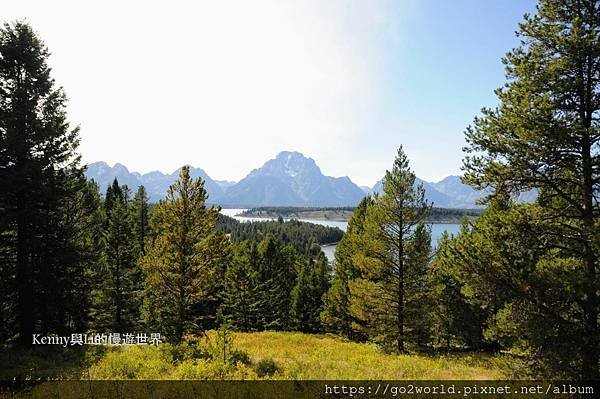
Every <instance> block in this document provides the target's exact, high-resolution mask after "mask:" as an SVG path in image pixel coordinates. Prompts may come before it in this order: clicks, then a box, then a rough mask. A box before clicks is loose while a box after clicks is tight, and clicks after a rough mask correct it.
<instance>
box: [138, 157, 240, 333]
mask: <svg viewBox="0 0 600 399" xmlns="http://www.w3.org/2000/svg"><path fill="white" fill-rule="evenodd" d="M206 199H207V194H206V189H205V188H204V182H203V181H202V180H201V179H196V180H192V178H191V177H190V173H189V167H188V166H185V167H183V168H182V169H181V172H180V175H179V180H178V181H177V182H175V183H174V184H173V185H172V186H171V187H169V191H168V193H167V198H166V200H164V201H161V202H160V203H159V204H158V205H157V207H156V209H155V212H154V213H153V218H152V221H151V228H152V231H153V232H155V237H154V239H153V240H152V241H151V243H150V245H149V247H148V248H147V249H146V255H145V256H144V257H143V259H142V264H143V266H144V269H145V271H146V276H147V280H146V283H147V285H148V287H149V289H150V290H152V291H153V292H154V296H153V297H152V298H151V299H152V300H153V301H154V302H153V303H152V304H150V305H149V307H150V308H151V309H152V312H150V313H148V314H154V315H156V318H157V320H156V322H157V323H158V325H159V326H161V327H162V330H163V331H166V332H167V334H168V336H169V339H170V340H171V341H172V342H175V343H179V342H181V340H182V338H183V336H184V334H186V333H187V332H190V331H192V330H198V329H200V328H201V323H202V316H203V315H202V314H199V308H198V307H197V306H199V305H200V304H202V303H203V301H205V300H207V299H211V298H212V297H213V296H214V295H215V286H217V283H218V282H219V281H222V279H223V273H224V267H225V265H226V263H227V262H228V257H229V241H228V240H227V237H225V235H224V234H222V233H219V232H217V231H216V229H215V224H216V221H217V217H218V214H219V209H218V208H207V207H206V205H205V204H206ZM150 324H152V321H150Z"/></svg>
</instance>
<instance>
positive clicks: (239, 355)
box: [228, 349, 252, 366]
mask: <svg viewBox="0 0 600 399" xmlns="http://www.w3.org/2000/svg"><path fill="white" fill-rule="evenodd" d="M228 360H229V362H230V363H231V364H237V363H241V364H243V365H245V366H250V365H251V364H252V360H251V359H250V355H248V354H247V353H246V352H244V351H241V350H237V349H236V350H234V351H232V352H231V353H230V354H229V359H228Z"/></svg>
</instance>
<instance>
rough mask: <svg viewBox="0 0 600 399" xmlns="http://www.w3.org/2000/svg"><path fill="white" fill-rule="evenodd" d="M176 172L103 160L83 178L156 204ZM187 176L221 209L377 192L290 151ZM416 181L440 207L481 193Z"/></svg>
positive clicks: (347, 199)
mask: <svg viewBox="0 0 600 399" xmlns="http://www.w3.org/2000/svg"><path fill="white" fill-rule="evenodd" d="M179 171H180V169H177V170H175V171H174V172H173V173H170V174H165V173H162V172H159V171H154V172H149V173H145V174H140V173H137V172H130V171H129V170H128V169H127V167H125V166H124V165H121V164H119V163H117V164H115V165H114V166H112V167H111V166H109V165H108V164H107V163H106V162H94V163H91V164H89V165H88V167H87V170H86V177H87V178H88V179H90V180H92V179H93V180H94V181H95V182H96V183H97V184H98V185H99V187H100V190H101V192H105V191H106V188H107V187H108V185H109V184H111V183H112V182H113V180H114V179H115V178H116V179H117V180H118V181H119V183H120V184H127V186H129V188H130V189H132V190H135V189H137V187H138V186H140V185H144V187H145V188H146V191H147V193H148V196H149V198H150V201H151V202H158V201H159V200H160V199H163V198H164V197H165V194H166V192H167V189H168V187H169V186H170V185H171V184H173V183H174V182H175V180H177V177H178V176H179ZM190 175H191V176H192V177H194V178H196V177H200V178H202V179H203V180H204V187H205V188H206V190H207V192H208V195H209V198H208V202H209V203H212V204H219V205H222V206H227V207H243V208H246V207H256V206H317V207H320V206H322V207H337V206H355V205H356V204H358V202H360V200H361V199H362V198H363V197H364V196H365V194H368V193H373V192H381V190H382V181H381V180H380V181H378V182H377V183H376V184H375V185H374V186H373V187H372V188H369V187H365V186H363V187H359V186H357V185H356V184H354V183H353V182H352V181H351V180H350V178H348V177H347V176H344V177H331V176H325V175H323V173H322V172H321V169H320V168H319V167H318V166H317V164H316V162H315V161H314V160H313V159H312V158H308V157H305V156H304V155H302V154H300V153H299V152H290V151H283V152H281V153H279V154H278V155H277V156H276V157H275V158H273V159H270V160H269V161H267V162H266V163H265V164H264V165H262V166H261V167H260V168H258V169H254V170H252V171H251V172H250V173H249V174H248V175H247V176H246V177H244V178H243V179H242V180H240V181H239V182H232V181H226V180H213V179H212V178H211V177H210V176H208V174H207V173H206V172H205V171H204V170H203V169H201V168H190ZM416 183H422V184H423V187H424V188H425V194H426V197H427V199H428V200H429V201H430V202H433V204H434V206H436V207H441V208H475V207H477V206H478V205H476V203H475V202H476V201H477V199H479V198H481V197H482V195H483V194H482V193H481V192H479V191H476V190H474V189H473V188H471V187H470V186H468V185H466V184H463V183H462V182H461V180H460V177H459V176H448V177H446V178H444V179H442V180H441V181H439V182H427V181H424V180H421V179H418V178H417V182H416Z"/></svg>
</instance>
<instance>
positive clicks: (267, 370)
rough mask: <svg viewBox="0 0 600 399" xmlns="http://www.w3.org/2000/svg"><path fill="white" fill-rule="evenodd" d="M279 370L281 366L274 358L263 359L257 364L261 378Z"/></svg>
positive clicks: (257, 370)
mask: <svg viewBox="0 0 600 399" xmlns="http://www.w3.org/2000/svg"><path fill="white" fill-rule="evenodd" d="M279 370H280V369H279V366H277V363H275V361H274V360H273V359H262V360H261V361H260V362H258V364H257V365H256V374H257V375H258V376H259V377H261V378H262V377H266V376H271V375H273V374H275V373H276V372H278V371H279Z"/></svg>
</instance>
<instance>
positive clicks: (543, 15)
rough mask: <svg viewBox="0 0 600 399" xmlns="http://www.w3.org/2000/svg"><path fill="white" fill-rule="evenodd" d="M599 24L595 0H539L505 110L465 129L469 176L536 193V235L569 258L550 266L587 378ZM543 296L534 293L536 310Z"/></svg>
mask: <svg viewBox="0 0 600 399" xmlns="http://www.w3.org/2000/svg"><path fill="white" fill-rule="evenodd" d="M599 30H600V2H598V1H597V0H560V1H559V0H541V1H540V3H539V5H538V7H537V14H536V15H534V16H526V18H525V21H524V22H523V23H522V24H521V25H520V29H519V32H518V33H519V35H520V36H521V37H522V38H523V39H522V41H521V45H520V46H519V47H517V48H515V49H514V50H512V51H511V52H509V53H508V54H507V56H506V58H505V59H504V64H505V65H506V77H507V83H506V84H505V85H504V87H502V88H501V89H499V90H497V91H496V93H497V95H498V97H499V100H500V104H499V106H498V107H497V108H496V109H484V110H483V116H481V117H478V118H476V119H475V122H474V125H473V126H471V127H469V128H468V129H467V132H466V137H467V141H468V144H469V146H468V148H467V150H468V151H469V152H470V153H472V155H471V156H470V157H467V158H466V160H465V171H466V174H465V179H466V181H467V182H469V183H471V184H473V185H475V186H477V187H481V188H485V187H492V188H496V189H505V190H509V191H510V192H511V193H514V192H523V191H526V190H530V189H537V191H538V196H539V198H538V200H539V203H540V204H541V205H542V207H543V211H540V212H537V213H533V215H532V216H534V217H538V219H537V222H541V221H543V222H544V223H545V224H546V226H547V228H545V229H541V230H540V231H539V233H540V234H544V240H543V245H544V246H545V247H546V248H547V250H548V251H555V252H558V253H559V254H560V255H561V256H562V257H564V259H563V260H562V261H557V263H556V264H555V266H553V268H554V267H555V268H557V270H556V272H557V273H564V274H566V275H569V281H570V282H569V284H571V283H572V285H566V284H565V286H564V287H565V288H564V289H565V290H566V291H572V296H573V297H574V298H575V299H574V301H573V306H574V308H573V309H575V310H574V314H573V319H572V321H573V323H574V324H577V323H579V325H580V332H581V336H582V337H583V342H582V343H581V346H578V344H577V343H576V342H573V348H572V351H573V352H576V353H578V354H579V355H580V357H581V359H582V361H581V365H580V373H581V374H580V375H581V377H583V378H586V379H598V378H600V374H599V371H598V364H599V360H600V347H599V344H600V330H599V327H598V316H599V311H600V299H599V295H598V290H599V287H600V284H599V281H600V278H599V274H598V259H597V257H598V256H597V254H598V245H597V243H598V237H599V235H598V228H597V226H598V215H599V213H600V208H599V205H598V194H599V193H598V187H599V185H598V181H599V177H598V165H599V164H600V158H599V152H598V142H599V140H600V128H599V127H600V125H599V118H598V113H599V112H600V101H599V98H600V68H599V65H600V63H599V59H600V40H599V36H598V32H599ZM541 267H542V265H538V266H537V268H541ZM544 267H547V265H544ZM561 269H562V270H561ZM532 299H533V298H532ZM545 301H546V299H545V297H544V296H543V297H540V298H537V301H536V302H537V303H538V306H537V307H536V309H538V311H539V307H540V306H542V304H543V303H544V302H545ZM534 311H536V310H534ZM556 316H557V317H559V316H561V315H556ZM558 341H559V342H564V339H563V338H559V339H558Z"/></svg>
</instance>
